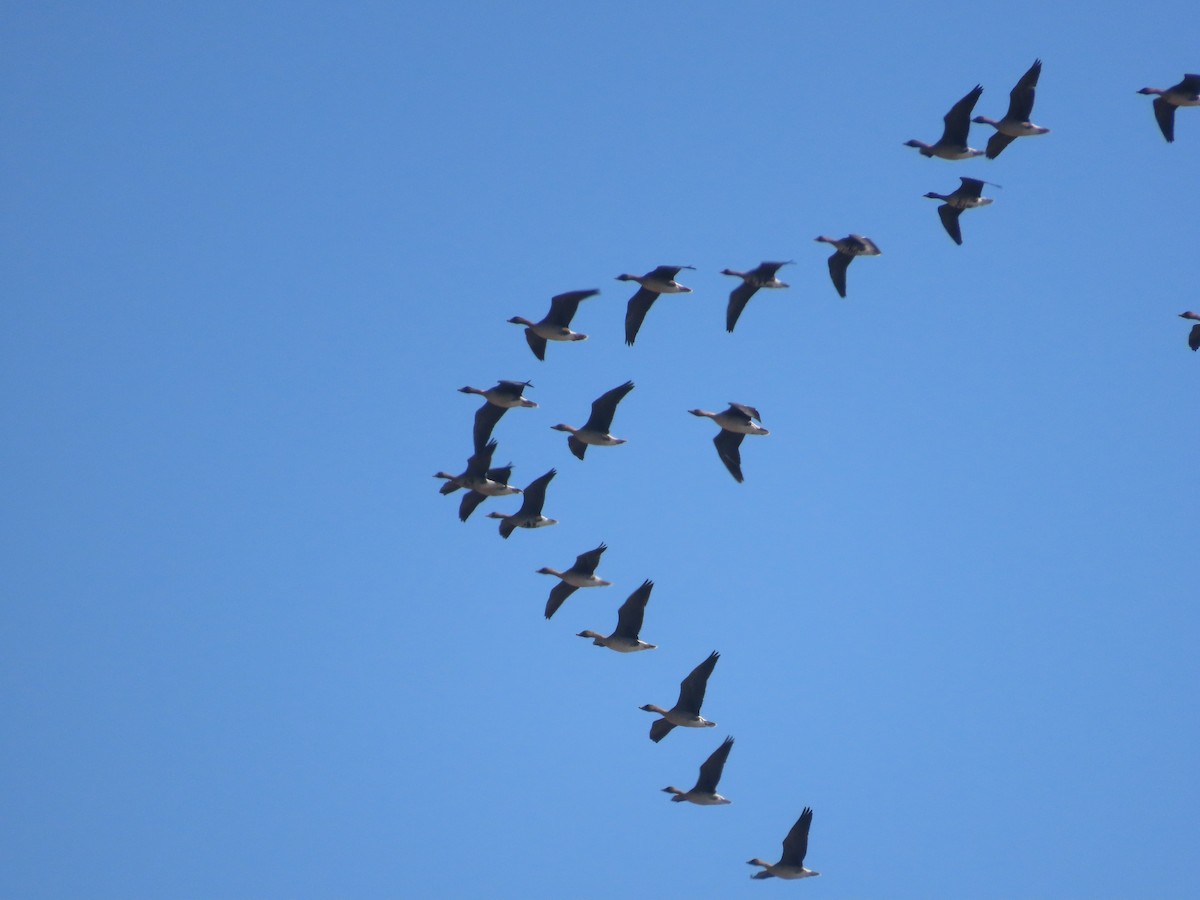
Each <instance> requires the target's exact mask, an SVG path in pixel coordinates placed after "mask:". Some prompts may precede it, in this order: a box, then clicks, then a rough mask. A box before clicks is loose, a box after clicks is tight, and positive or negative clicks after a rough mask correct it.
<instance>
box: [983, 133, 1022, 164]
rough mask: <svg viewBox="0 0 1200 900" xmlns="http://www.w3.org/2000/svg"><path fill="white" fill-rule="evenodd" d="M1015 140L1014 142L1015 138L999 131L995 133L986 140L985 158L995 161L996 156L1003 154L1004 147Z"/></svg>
mask: <svg viewBox="0 0 1200 900" xmlns="http://www.w3.org/2000/svg"><path fill="white" fill-rule="evenodd" d="M1015 140H1016V138H1015V137H1013V136H1012V135H1011V134H1004V133H1003V132H1001V131H997V132H996V133H995V134H993V135H992V136H991V137H990V138H988V143H987V158H988V159H995V158H996V157H997V156H999V155H1000V154H1001V153H1003V152H1004V148H1005V147H1007V146H1008V145H1009V144H1011V143H1012V142H1013V141H1015Z"/></svg>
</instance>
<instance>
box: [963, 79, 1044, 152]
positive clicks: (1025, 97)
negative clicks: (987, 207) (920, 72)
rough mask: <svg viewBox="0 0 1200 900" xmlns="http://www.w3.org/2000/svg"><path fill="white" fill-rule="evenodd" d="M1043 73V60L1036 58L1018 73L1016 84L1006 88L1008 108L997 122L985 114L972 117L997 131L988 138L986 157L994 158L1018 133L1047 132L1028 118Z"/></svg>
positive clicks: (1020, 134)
mask: <svg viewBox="0 0 1200 900" xmlns="http://www.w3.org/2000/svg"><path fill="white" fill-rule="evenodd" d="M1041 74H1042V61H1041V60H1040V59H1035V60H1034V61H1033V65H1032V66H1030V67H1029V71H1028V72H1026V73H1025V74H1024V75H1022V76H1021V80H1020V81H1018V82H1017V84H1016V87H1014V88H1013V89H1012V90H1011V91H1009V92H1008V112H1006V113H1005V114H1004V118H1003V119H1001V120H1000V121H999V122H997V121H996V120H995V119H989V118H988V117H987V116H976V117H975V118H973V119H972V120H971V121H972V122H976V123H978V124H980V125H991V126H992V127H993V128H995V129H996V133H995V134H993V135H992V136H991V138H989V139H988V145H987V158H988V159H995V158H996V157H997V156H999V155H1000V154H1001V153H1003V152H1004V148H1005V147H1007V146H1008V145H1009V144H1011V143H1012V142H1013V141H1015V140H1016V139H1017V138H1019V137H1028V136H1030V135H1034V134H1047V133H1048V132H1049V131H1050V129H1049V128H1042V127H1041V126H1040V125H1034V124H1033V123H1032V122H1030V121H1029V116H1030V115H1031V114H1032V113H1033V95H1034V93H1036V91H1037V83H1038V76H1039V75H1041Z"/></svg>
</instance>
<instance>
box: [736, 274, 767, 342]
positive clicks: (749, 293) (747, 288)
mask: <svg viewBox="0 0 1200 900" xmlns="http://www.w3.org/2000/svg"><path fill="white" fill-rule="evenodd" d="M767 277H768V278H770V276H769V275H768V276H767ZM757 290H758V285H757V284H755V283H754V282H753V281H750V280H746V281H743V282H742V283H741V284H739V285H738V286H737V287H735V288H734V289H733V290H732V291H731V292H730V294H729V306H728V307H727V308H726V310H725V330H726V331H728V332H730V333H732V332H733V326H734V325H736V324H737V320H738V317H739V316H741V314H742V310H743V309H745V308H746V304H747V303H749V302H750V298H751V297H753V296H754V294H755V292H756V291H757Z"/></svg>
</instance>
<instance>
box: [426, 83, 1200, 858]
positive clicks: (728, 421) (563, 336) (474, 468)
mask: <svg viewBox="0 0 1200 900" xmlns="http://www.w3.org/2000/svg"><path fill="white" fill-rule="evenodd" d="M1041 72H1042V61H1041V60H1040V59H1036V60H1034V62H1033V64H1032V65H1031V66H1030V67H1029V69H1028V70H1026V72H1025V73H1024V74H1023V75H1022V76H1021V78H1020V79H1019V80H1018V81H1017V83H1016V85H1015V86H1014V87H1013V89H1012V90H1011V91H1010V92H1009V104H1008V111H1007V113H1006V114H1005V116H1004V118H1002V119H999V120H996V119H991V118H988V117H987V116H983V115H979V116H975V117H974V118H972V117H971V116H972V112H973V110H974V108H975V105H976V103H977V102H978V100H979V98H980V96H981V95H982V93H983V88H982V86H980V85H976V86H975V87H974V88H973V89H972V90H970V91H968V92H967V94H966V95H965V96H964V97H962V99H960V100H959V101H958V102H957V103H955V104H954V106H953V107H951V109H950V111H949V112H948V113H946V115H945V117H944V119H943V121H944V123H945V127H944V129H943V132H942V136H941V138H939V140H938V141H937V142H936V143H934V144H925V143H922V142H921V141H917V140H911V141H908V142H907V145H908V146H910V147H916V148H917V149H918V150H919V151H920V152H921V154H922V155H923V156H927V157H938V158H940V159H945V160H964V159H970V158H972V157H976V156H981V155H984V151H981V150H976V149H973V148H972V147H970V146H969V144H968V138H969V130H970V126H971V124H972V123H976V124H982V125H989V126H991V127H992V128H993V129H995V133H994V134H992V135H991V137H990V139H989V140H988V144H987V151H986V156H987V157H988V159H991V160H995V159H996V158H998V157H999V156H1000V154H1001V153H1003V152H1004V150H1005V149H1006V148H1007V147H1008V146H1009V145H1010V144H1011V143H1012V142H1013V141H1015V140H1016V139H1017V138H1020V137H1029V136H1034V135H1041V134H1046V133H1048V132H1049V129H1048V128H1043V127H1042V126H1039V125H1035V124H1033V122H1032V121H1031V118H1030V117H1031V115H1032V113H1033V105H1034V97H1035V95H1036V92H1037V86H1038V80H1039V78H1040V76H1041ZM1139 93H1141V94H1150V95H1154V96H1155V100H1154V114H1155V118H1156V120H1157V122H1158V125H1159V128H1160V129H1161V131H1162V134H1163V137H1165V138H1166V139H1167V141H1173V140H1174V137H1175V132H1174V126H1175V110H1176V108H1178V107H1181V106H1200V75H1191V74H1189V75H1185V76H1184V77H1183V80H1182V81H1181V82H1180V83H1179V84H1177V85H1175V86H1173V87H1170V88H1165V89H1162V88H1142V89H1141V91H1139ZM959 182H960V186H959V187H958V189H957V190H955V191H954V192H952V193H950V194H939V193H936V192H933V191H930V192H928V193H926V194H925V195H924V196H925V197H927V198H930V199H935V200H940V201H942V203H941V205H940V206H939V207H938V216H939V218H940V219H941V222H942V225H943V227H944V228H945V230H946V233H947V234H948V235H949V236H950V238H951V239H952V240H953V241H954V242H955V243H956V244H959V245H961V244H962V242H963V240H962V232H961V229H960V225H959V218H960V216H961V214H962V211H963V210H966V209H974V208H976V207H980V206H986V205H988V204H990V203H991V202H992V200H991V198H988V197H984V196H983V188H984V185H985V184H990V182H985V181H983V180H982V179H979V178H969V177H961V178H960V179H959ZM815 240H816V241H817V242H819V243H826V244H829V245H830V246H832V247H833V250H834V252H833V254H832V255H831V256H830V257H829V259H828V268H829V277H830V279H831V281H832V282H833V286H834V288H835V289H836V290H837V293H838V295H839V296H840V297H843V298H844V297H845V296H846V274H847V270H848V269H849V266H850V263H851V262H853V261H854V259H855V257H858V256H879V255H880V250H879V247H878V246H877V245H876V244H875V242H874V241H873V240H871V239H870V238H868V237H865V236H864V235H861V234H849V235H847V236H846V237H842V238H834V237H828V236H825V235H821V236H820V237H817V238H816V239H815ZM791 264H793V261H791V260H789V261H786V262H782V261H764V262H761V263H759V265H758V266H756V267H755V268H753V269H751V270H749V271H744V272H743V271H738V270H735V269H722V270H721V274H722V275H726V276H730V277H734V278H738V279H740V283H739V284H738V285H737V286H736V287H735V288H734V289H733V290H732V291H731V292H730V294H729V302H728V305H727V307H726V311H725V328H726V331H728V332H730V333H732V332H733V331H734V328H735V326H736V325H737V323H738V321H739V319H740V317H741V316H742V314H743V313H744V311H745V309H746V306H747V304H748V303H749V302H750V300H751V298H753V297H754V295H755V294H756V293H757V292H758V291H759V290H762V289H782V288H787V287H788V285H787V283H785V282H783V281H781V280H780V279H779V277H778V274H779V270H780V269H781V268H782V267H783V266H786V265H791ZM684 269H694V267H693V266H658V267H657V268H655V269H653V270H651V271H650V272H647V273H646V274H645V275H628V274H623V275H619V276H617V280H619V281H634V282H637V284H638V290H637V292H636V293H635V294H634V295H633V296H632V297H631V298H630V299H629V303H628V306H627V309H626V314H625V341H626V343H627V344H629V345H632V344H633V343H634V341H635V340H636V338H637V335H638V332H639V330H640V329H641V326H642V324H643V322H644V321H645V318H646V315H647V313H648V312H649V311H650V308H651V307H652V306H653V305H654V302H655V301H656V300H657V299H658V297H659V295H660V294H686V293H691V292H692V289H691V288H689V287H686V286H684V285H682V284H680V283H679V282H678V281H676V280H675V279H676V277H677V276H678V274H679V273H680V272H681V271H683V270H684ZM598 293H599V291H597V290H580V291H568V292H566V293H562V294H557V295H555V296H554V297H553V298H551V301H550V311H549V312H548V313H547V314H546V316H545V318H543V319H542V320H541V321H539V322H532V321H530V320H528V319H525V318H522V317H520V316H515V317H513V318H511V319H509V320H508V321H509V322H512V323H514V324H517V325H521V326H524V329H525V339H526V341H527V342H528V344H529V347H530V349H531V350H532V351H533V354H534V355H535V356H536V357H537V358H538V359H539V360H543V361H544V360H545V354H546V345H547V342H549V341H560V342H575V341H582V340H585V339H586V338H587V335H585V334H580V333H577V332H574V331H572V330H571V321H572V319H573V318H574V316H575V314H576V312H577V311H578V307H579V304H580V302H581V301H583V300H586V299H588V298H589V297H593V296H595V295H596V294H598ZM1179 315H1180V317H1181V318H1184V319H1188V320H1191V321H1192V322H1194V323H1195V324H1193V325H1192V327H1191V330H1190V333H1189V335H1188V346H1189V347H1190V348H1191V349H1192V350H1193V351H1196V350H1200V313H1197V312H1192V311H1188V312H1184V313H1180V314H1179ZM532 387H533V384H532V382H530V381H511V380H504V379H501V380H500V381H498V382H497V384H496V385H495V386H494V387H491V388H488V389H486V390H484V389H481V388H476V387H470V386H468V387H462V388H459V390H460V391H461V392H462V393H465V394H476V395H478V396H481V397H483V399H484V403H483V405H482V406H481V407H479V409H478V410H477V411H476V413H475V421H474V428H473V433H472V437H473V442H474V452H473V453H472V455H471V456H470V457H469V458H468V460H467V467H466V470H465V471H463V472H462V473H461V474H458V475H452V474H450V473H448V472H443V471H439V472H437V473H436V475H435V476H434V477H436V478H440V479H443V480H444V481H445V482H446V483H445V484H444V485H442V486H441V488H440V491H441V493H442V494H451V493H454V492H455V491H459V490H464V491H465V492H466V493H465V495H464V497H463V498H462V502H461V504H460V506H459V518H460V519H461V520H462V521H464V522H465V521H466V520H467V519H468V518H469V517H470V515H471V514H472V513H473V512H474V510H475V509H476V508H477V507H478V506H479V504H481V503H482V502H483V501H484V500H485V499H487V498H488V497H502V496H506V495H510V494H522V493H523V497H522V502H521V507H520V509H519V510H517V512H515V513H512V514H505V513H500V512H490V513H488V518H494V519H499V520H500V526H499V532H500V535H501V536H502V537H503V538H506V539H507V538H508V537H509V536H510V535H511V534H512V533H513V531H515V530H516V529H517V528H542V527H546V526H549V525H555V524H557V520H555V519H551V518H548V517H547V516H545V515H543V513H542V508H543V506H544V504H545V500H546V489H547V486H548V485H549V483H550V482H551V481H552V480H553V479H554V477H555V475H556V472H557V470H556V469H553V468H551V469H550V470H549V471H547V472H546V473H545V474H544V475H542V476H541V477H539V478H536V479H534V480H533V481H532V482H531V483H530V484H529V485H527V486H526V487H525V489H524V491H523V492H522V490H521V489H520V488H516V487H513V486H512V485H510V484H509V483H508V482H509V479H510V477H511V474H512V464H511V463H509V464H508V465H506V466H501V467H492V458H493V456H494V454H495V452H496V449H497V443H496V441H495V440H494V439H493V438H492V433H493V431H494V430H495V428H496V425H497V424H498V423H499V421H500V419H501V418H502V417H503V416H504V414H505V413H506V412H507V411H508V410H509V409H515V408H537V407H538V404H537V403H535V402H533V401H532V400H529V399H526V397H525V390H526V389H527V388H532ZM633 388H634V384H633V382H632V381H626V382H625V383H623V384H621V385H618V386H617V387H615V388H612V389H611V390H609V391H606V392H605V393H604V394H602V395H601V396H599V397H598V398H596V400H594V401H593V402H592V407H591V415H590V416H589V417H588V420H587V422H585V423H584V424H583V425H582V426H581V427H578V428H576V427H574V426H571V425H566V424H558V425H553V426H551V428H552V429H553V430H557V431H563V432H566V433H567V435H568V436H567V446H568V448H569V450H570V452H571V453H572V454H573V455H574V456H576V457H577V458H579V459H580V460H583V459H584V457H585V454H586V452H587V448H588V447H589V446H600V447H612V446H616V445H618V444H623V443H625V440H624V439H623V438H618V437H614V436H613V435H612V433H611V428H612V422H613V418H614V416H615V414H616V409H617V406H618V404H620V402H621V401H622V400H623V399H624V398H625V396H626V395H628V394H629V392H630V391H632V390H633ZM688 412H690V413H691V414H692V415H694V416H698V417H703V418H709V419H712V420H713V421H714V422H715V423H716V424H717V425H718V426H719V428H720V430H719V431H718V433H717V435H716V436H715V437H714V438H713V445H714V446H715V447H716V449H717V455H718V457H719V458H720V460H721V462H722V464H723V465H724V466H725V468H726V469H727V470H728V471H729V473H730V475H732V476H733V478H734V480H735V481H737V482H742V481H743V480H744V479H743V474H742V459H741V444H742V441H743V440H744V438H745V436H746V435H748V434H750V435H767V434H770V432H769V431H768V430H767V429H766V428H764V427H763V426H762V416H761V415H760V413H759V411H758V410H757V409H756V408H755V407H753V406H748V405H746V404H742V403H730V404H729V407H728V408H727V409H725V410H724V411H722V412H710V411H708V410H703V409H691V410H688ZM607 549H608V545H607V544H604V543H601V544H600V545H599V546H597V547H595V548H594V549H592V550H588V551H586V552H584V553H580V554H579V555H578V556H577V557H576V558H575V563H574V564H573V565H572V566H571V567H570V568H569V569H567V570H565V571H559V570H557V569H553V568H550V567H548V566H544V567H542V568H540V569H538V570H537V571H538V573H539V574H543V575H550V576H553V577H555V578H557V579H558V583H557V584H555V586H554V587H553V588H552V589H551V591H550V594H549V596H548V597H547V599H546V605H545V617H546V619H547V620H549V619H551V618H552V617H553V616H554V615H555V614H556V613H557V612H558V611H559V610H560V609H561V608H562V606H563V604H564V603H565V602H566V600H567V599H568V598H569V597H570V596H571V595H572V594H574V593H575V591H577V590H579V589H580V588H590V587H606V586H609V585H610V584H611V582H609V581H606V580H605V579H603V578H601V577H600V576H599V575H597V574H596V569H597V568H598V566H599V564H600V561H601V557H602V556H603V555H604V553H605V552H606V551H607ZM653 588H654V582H653V581H651V580H650V579H646V580H645V581H643V582H642V584H641V585H640V586H639V587H638V588H637V589H636V590H634V591H633V592H632V593H631V594H630V595H629V597H628V598H627V599H626V600H625V602H624V603H622V604H621V606H620V608H619V609H618V610H617V624H616V627H615V628H614V629H613V631H612V633H611V634H607V635H605V634H600V633H599V632H595V631H591V630H585V631H580V632H578V636H579V637H582V638H588V639H590V640H591V641H592V643H593V645H595V646H597V647H604V648H607V649H609V650H612V651H614V652H616V653H622V654H630V653H637V652H640V651H643V650H654V649H656V648H657V645H655V644H650V643H647V642H646V641H643V640H642V639H641V629H642V624H643V620H644V618H645V612H646V606H647V604H648V602H649V600H650V594H651V591H652V590H653ZM719 658H720V654H719V653H717V652H716V651H713V652H712V653H710V654H709V656H708V657H707V658H706V659H705V660H704V661H703V662H701V663H700V664H699V665H698V666H696V667H695V668H694V669H693V670H692V671H691V673H689V674H688V676H687V677H686V678H685V679H683V681H682V682H681V683H680V685H679V699H678V700H677V701H676V703H675V705H674V706H673V707H671V708H670V709H664V708H663V707H661V706H655V705H653V704H646V705H644V706H641V707H640V709H642V710H645V711H647V712H652V713H656V714H657V715H658V716H659V718H658V719H656V720H655V721H654V722H653V724H652V725H651V726H650V740H651V741H653V742H654V743H656V744H657V743H658V742H660V741H661V740H662V739H663V738H664V737H665V736H666V735H667V734H669V733H670V732H671V731H672V730H673V729H675V728H676V727H685V728H705V727H713V726H715V724H716V723H715V722H711V721H709V720H707V719H705V718H704V716H702V715H701V706H702V705H703V703H704V696H705V693H706V690H707V687H708V680H709V678H710V676H711V675H712V673H713V671H714V669H715V667H716V664H717V660H718V659H719ZM733 743H734V740H733V738H732V737H727V738H725V740H724V741H723V742H722V743H721V744H720V746H718V747H717V749H716V750H714V751H713V752H712V753H711V754H710V755H709V756H708V758H707V759H706V760H705V761H704V762H703V763H702V764H701V766H700V773H699V777H698V778H697V780H696V784H695V785H694V786H693V787H692V788H691V789H690V790H687V791H685V790H682V789H680V788H677V787H674V786H669V787H666V788H663V791H664V792H666V793H668V794H671V795H672V796H671V799H672V801H674V802H680V803H682V802H688V803H692V804H695V805H698V806H722V805H727V804H728V803H729V802H730V801H729V800H728V799H727V798H725V797H723V796H721V795H720V794H719V793H717V786H718V784H719V782H720V780H721V776H722V774H723V772H724V768H725V764H726V762H727V760H728V759H729V754H730V751H731V750H732V748H733ZM812 816H813V813H812V809H811V808H809V807H805V808H804V811H803V813H801V815H800V818H799V819H798V820H797V821H796V823H795V824H794V825H793V826H792V828H791V830H790V831H789V832H788V835H787V837H786V838H784V841H783V854H782V856H781V858H780V860H779V862H777V863H768V862H766V861H764V860H761V859H757V858H756V859H752V860H750V861H749V863H750V865H753V866H758V867H760V868H761V869H762V871H760V872H756V873H755V874H754V875H753V876H752V877H753V878H755V879H766V878H784V879H800V878H809V877H813V876H816V875H819V874H820V873H819V872H815V871H813V870H812V869H808V868H806V867H805V865H804V860H805V856H806V855H807V852H808V835H809V830H810V827H811V825H812Z"/></svg>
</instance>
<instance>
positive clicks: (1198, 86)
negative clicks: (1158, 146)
mask: <svg viewBox="0 0 1200 900" xmlns="http://www.w3.org/2000/svg"><path fill="white" fill-rule="evenodd" d="M1138 93H1139V94H1157V95H1158V96H1157V97H1155V98H1154V118H1155V119H1156V120H1157V121H1158V127H1159V130H1160V131H1162V135H1163V137H1165V138H1166V139H1167V143H1173V142H1174V140H1175V107H1177V106H1200V75H1184V76H1183V81H1181V82H1179V84H1176V85H1173V86H1171V87H1169V88H1166V89H1163V88H1152V87H1144V88H1142V89H1141V90H1140V91H1138Z"/></svg>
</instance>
